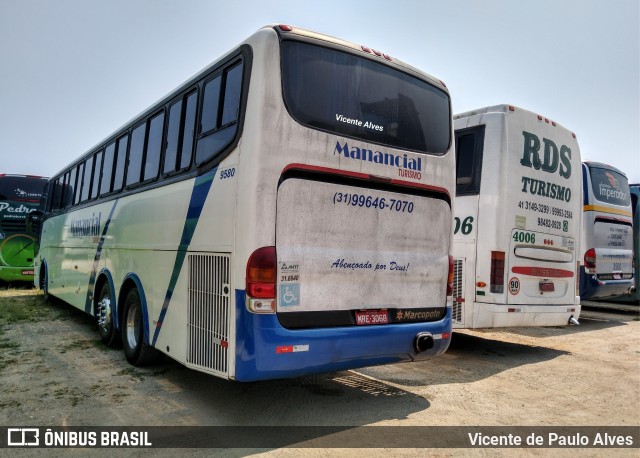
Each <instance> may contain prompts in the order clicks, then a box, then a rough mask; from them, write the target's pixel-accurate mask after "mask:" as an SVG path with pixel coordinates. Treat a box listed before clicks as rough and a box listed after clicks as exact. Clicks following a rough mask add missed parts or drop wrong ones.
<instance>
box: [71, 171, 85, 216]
mask: <svg viewBox="0 0 640 458" xmlns="http://www.w3.org/2000/svg"><path fill="white" fill-rule="evenodd" d="M77 169H78V184H77V186H76V195H75V197H74V198H73V205H78V204H79V203H80V196H81V195H82V188H83V184H84V179H83V178H84V162H81V163H80V164H78V167H77Z"/></svg>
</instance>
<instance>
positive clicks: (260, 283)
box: [246, 246, 278, 299]
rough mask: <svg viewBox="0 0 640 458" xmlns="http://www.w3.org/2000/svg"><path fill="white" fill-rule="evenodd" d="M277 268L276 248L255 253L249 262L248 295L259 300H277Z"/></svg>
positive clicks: (263, 249) (272, 247)
mask: <svg viewBox="0 0 640 458" xmlns="http://www.w3.org/2000/svg"><path fill="white" fill-rule="evenodd" d="M277 268H278V266H277V263H276V247H274V246H267V247H263V248H258V249H257V250H256V251H254V252H253V253H252V254H251V256H249V261H248V262H247V288H246V292H247V295H248V296H249V297H254V298H259V299H267V298H275V297H276V274H277Z"/></svg>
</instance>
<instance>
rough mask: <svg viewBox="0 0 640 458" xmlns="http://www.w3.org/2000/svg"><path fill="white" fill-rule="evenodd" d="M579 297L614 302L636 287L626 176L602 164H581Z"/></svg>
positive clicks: (631, 215)
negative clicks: (581, 215) (613, 300)
mask: <svg viewBox="0 0 640 458" xmlns="http://www.w3.org/2000/svg"><path fill="white" fill-rule="evenodd" d="M582 183H583V190H582V194H583V199H584V202H583V217H582V245H581V253H582V256H581V259H580V276H581V281H580V298H581V299H582V300H592V299H613V298H616V297H619V296H623V295H626V294H628V293H629V292H630V291H631V289H632V287H633V285H634V282H633V212H632V210H631V193H630V192H629V183H628V181H627V177H626V175H625V174H624V173H623V172H622V171H620V170H618V169H616V168H615V167H612V166H610V165H606V164H601V163H599V162H585V163H584V164H582Z"/></svg>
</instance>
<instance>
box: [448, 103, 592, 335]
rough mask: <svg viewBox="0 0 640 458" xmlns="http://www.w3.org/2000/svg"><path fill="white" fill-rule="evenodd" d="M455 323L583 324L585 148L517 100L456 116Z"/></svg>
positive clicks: (469, 325)
mask: <svg viewBox="0 0 640 458" xmlns="http://www.w3.org/2000/svg"><path fill="white" fill-rule="evenodd" d="M454 128H455V140H456V158H457V186H456V199H455V214H456V216H455V227H454V248H453V250H454V258H455V260H454V264H455V267H454V271H455V274H454V306H453V327H454V328H490V327H504V326H552V325H564V324H568V323H569V322H570V320H571V321H574V322H577V319H578V316H579V314H580V301H579V297H577V276H576V269H577V262H578V259H577V250H578V249H579V236H580V222H581V219H580V218H581V214H582V212H581V203H582V200H581V195H580V191H581V185H582V181H581V180H582V175H581V171H580V166H581V163H580V150H579V148H578V143H577V141H576V136H575V135H574V134H572V133H571V132H570V131H568V130H567V129H565V128H564V127H562V126H560V125H559V124H557V123H556V122H554V121H551V120H549V119H548V118H545V117H542V116H540V115H537V114H534V113H531V112H530V111H527V110H523V109H521V108H516V107H513V106H511V105H498V106H493V107H488V108H482V109H479V110H474V111H470V112H467V113H462V114H459V115H456V116H455V117H454Z"/></svg>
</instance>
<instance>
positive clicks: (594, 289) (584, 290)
mask: <svg viewBox="0 0 640 458" xmlns="http://www.w3.org/2000/svg"><path fill="white" fill-rule="evenodd" d="M633 285H634V279H633V278H630V279H628V280H605V281H603V280H599V279H598V278H597V276H596V275H588V274H586V273H585V271H584V267H580V299H581V300H583V301H584V300H589V299H610V298H614V297H617V296H625V295H627V294H629V291H630V289H631V287H632V286H633Z"/></svg>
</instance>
